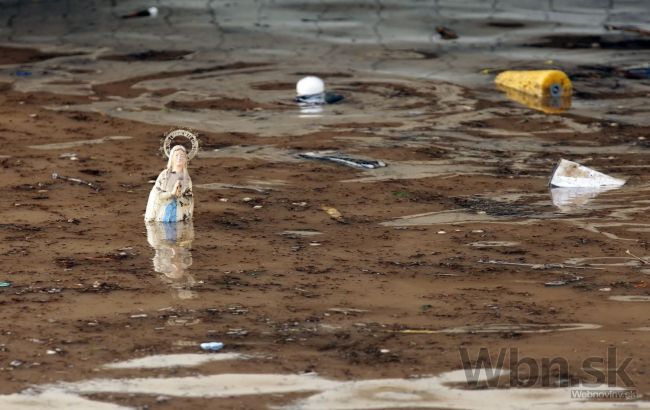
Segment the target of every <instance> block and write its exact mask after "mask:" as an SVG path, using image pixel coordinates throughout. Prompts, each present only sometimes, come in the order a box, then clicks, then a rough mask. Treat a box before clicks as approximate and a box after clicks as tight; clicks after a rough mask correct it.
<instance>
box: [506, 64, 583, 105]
mask: <svg viewBox="0 0 650 410" xmlns="http://www.w3.org/2000/svg"><path fill="white" fill-rule="evenodd" d="M494 82H495V83H496V84H497V85H500V86H502V87H508V88H512V89H514V90H518V91H520V92H523V93H526V94H530V95H534V96H536V97H538V98H542V97H555V98H558V97H567V96H570V95H571V89H572V86H571V80H569V77H567V75H566V74H564V72H562V71H560V70H528V71H504V72H502V73H500V74H499V75H497V77H496V78H495V79H494Z"/></svg>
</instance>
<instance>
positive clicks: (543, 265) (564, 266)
mask: <svg viewBox="0 0 650 410" xmlns="http://www.w3.org/2000/svg"><path fill="white" fill-rule="evenodd" d="M477 262H478V263H487V264H491V265H510V266H524V267H528V268H531V269H539V270H546V269H596V270H605V268H597V267H594V266H589V265H583V266H579V265H567V264H564V263H520V262H507V261H498V260H492V259H490V260H485V259H479V260H478V261H477Z"/></svg>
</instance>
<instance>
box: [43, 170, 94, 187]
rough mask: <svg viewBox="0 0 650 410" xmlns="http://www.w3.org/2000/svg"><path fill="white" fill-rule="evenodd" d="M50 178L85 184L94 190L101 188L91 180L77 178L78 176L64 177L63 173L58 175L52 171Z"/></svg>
mask: <svg viewBox="0 0 650 410" xmlns="http://www.w3.org/2000/svg"><path fill="white" fill-rule="evenodd" d="M52 179H60V180H63V181H68V182H72V183H75V184H80V185H87V186H89V187H90V188H92V189H94V190H95V191H100V190H101V188H100V187H99V186H98V185H96V184H94V183H92V182H88V181H85V180H83V179H79V178H71V177H66V176H63V175H59V174H57V173H56V172H53V173H52Z"/></svg>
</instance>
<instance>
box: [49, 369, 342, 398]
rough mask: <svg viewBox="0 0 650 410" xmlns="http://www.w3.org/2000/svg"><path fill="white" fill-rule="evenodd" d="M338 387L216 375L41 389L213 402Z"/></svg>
mask: <svg viewBox="0 0 650 410" xmlns="http://www.w3.org/2000/svg"><path fill="white" fill-rule="evenodd" d="M339 384H341V382H337V381H332V380H327V379H323V378H321V377H318V376H316V375H312V374H308V375H281V374H216V375H210V376H195V377H170V378H156V377H152V378H139V379H95V380H89V381H83V382H77V383H59V384H56V385H50V386H45V388H46V389H53V390H62V391H65V392H71V393H77V394H92V393H126V394H148V395H161V394H162V395H167V396H175V397H202V398H216V397H232V396H246V395H252V394H281V393H300V392H310V391H323V390H329V389H332V388H334V387H337V386H338V385H339Z"/></svg>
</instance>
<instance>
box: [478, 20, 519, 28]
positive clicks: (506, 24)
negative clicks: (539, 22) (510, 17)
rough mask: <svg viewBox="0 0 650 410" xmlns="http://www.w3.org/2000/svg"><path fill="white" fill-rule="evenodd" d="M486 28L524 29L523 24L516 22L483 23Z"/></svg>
mask: <svg viewBox="0 0 650 410" xmlns="http://www.w3.org/2000/svg"><path fill="white" fill-rule="evenodd" d="M485 25H486V26H488V27H498V28H522V27H526V25H525V24H524V23H520V22H518V21H505V20H501V21H488V22H487V23H485Z"/></svg>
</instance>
